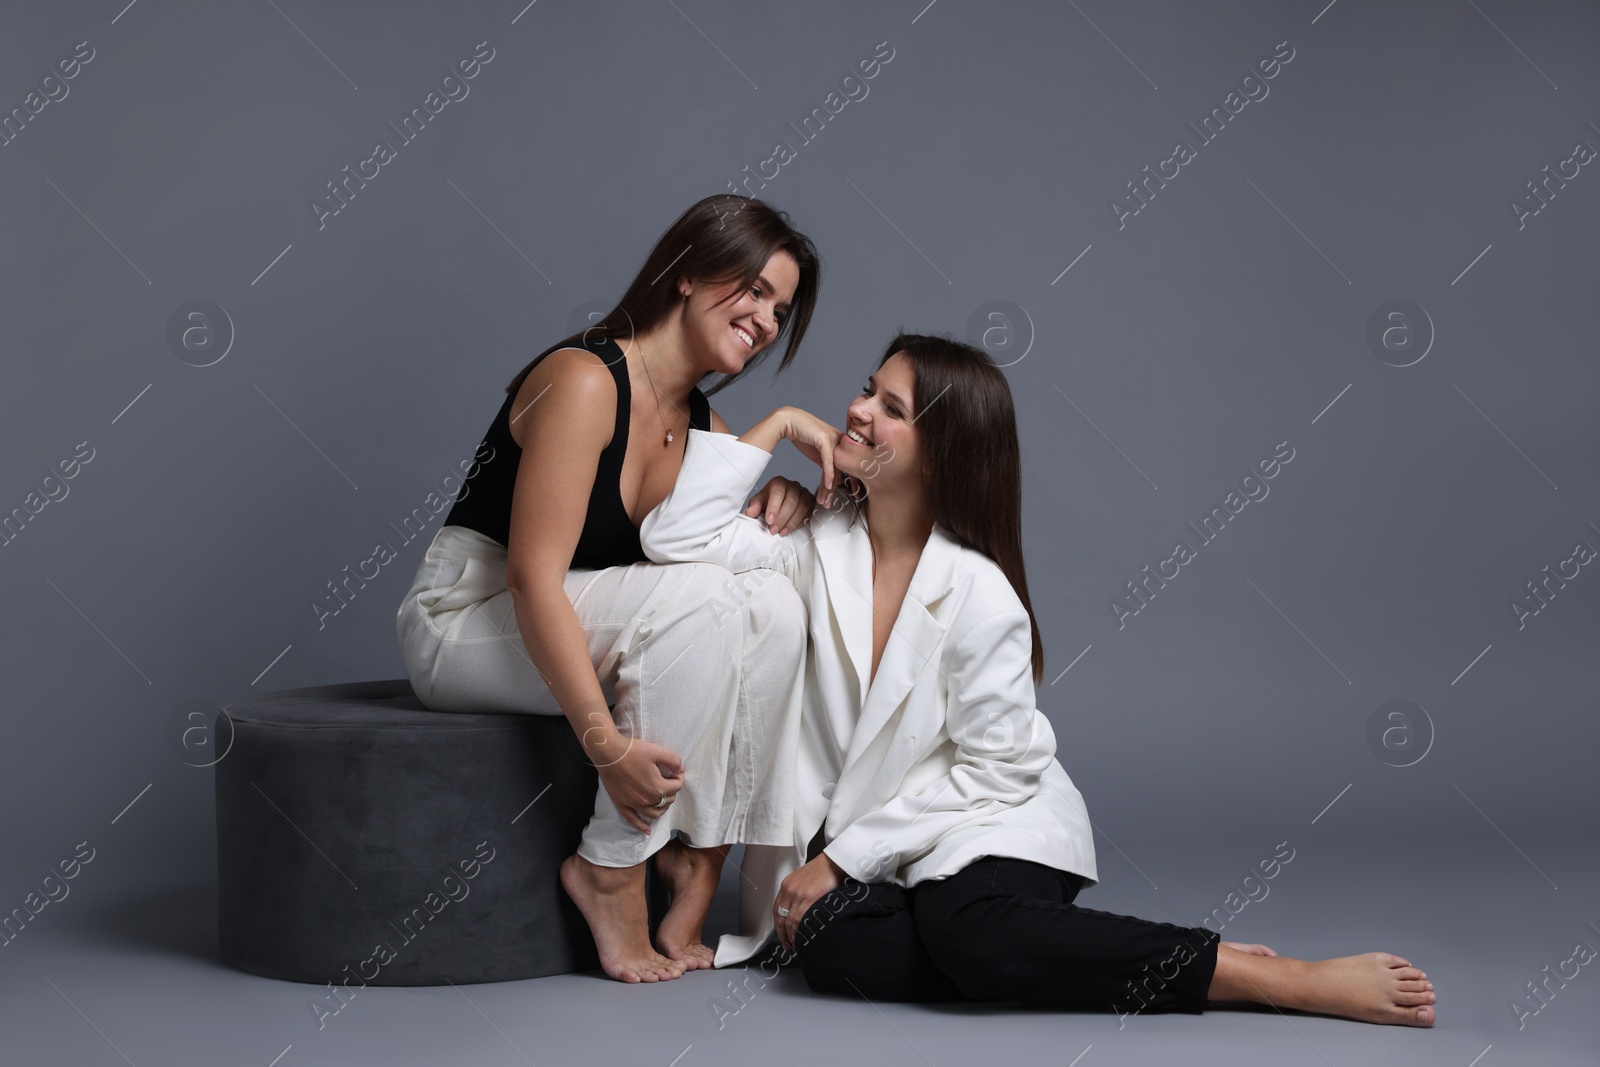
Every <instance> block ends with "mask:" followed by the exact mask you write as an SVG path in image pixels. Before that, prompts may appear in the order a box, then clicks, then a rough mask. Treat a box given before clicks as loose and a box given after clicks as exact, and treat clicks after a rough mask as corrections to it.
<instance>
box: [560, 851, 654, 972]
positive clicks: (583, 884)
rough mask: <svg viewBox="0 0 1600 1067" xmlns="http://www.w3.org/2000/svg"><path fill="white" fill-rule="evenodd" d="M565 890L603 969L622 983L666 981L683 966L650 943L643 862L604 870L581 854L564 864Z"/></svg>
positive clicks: (562, 871)
mask: <svg viewBox="0 0 1600 1067" xmlns="http://www.w3.org/2000/svg"><path fill="white" fill-rule="evenodd" d="M561 887H562V888H563V889H565V890H566V891H567V895H568V896H569V897H571V898H572V900H573V903H575V904H577V905H578V910H579V911H581V912H583V917H584V919H586V920H587V921H588V923H589V932H590V933H592V934H593V935H594V944H595V948H597V949H598V950H599V951H600V966H601V967H603V968H605V972H606V973H607V974H609V975H610V976H611V977H613V978H616V979H618V980H619V981H623V982H662V981H666V980H668V979H672V978H677V977H678V976H679V975H681V974H683V972H684V964H683V963H682V962H681V961H679V960H675V959H669V958H667V957H666V956H663V955H662V954H661V953H659V952H657V951H656V950H655V948H654V947H652V946H651V944H650V924H649V916H648V914H647V912H646V909H645V900H644V864H642V863H636V864H634V865H633V866H632V867H602V866H600V865H599V864H595V863H590V862H589V861H588V860H586V859H584V858H583V857H582V856H577V855H573V856H568V857H567V858H566V859H565V860H564V861H563V862H562V864H561Z"/></svg>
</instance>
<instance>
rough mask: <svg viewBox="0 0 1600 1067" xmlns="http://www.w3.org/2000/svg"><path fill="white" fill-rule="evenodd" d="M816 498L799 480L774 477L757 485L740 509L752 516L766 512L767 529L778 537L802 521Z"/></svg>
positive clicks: (811, 509) (759, 516) (808, 513)
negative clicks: (751, 497)
mask: <svg viewBox="0 0 1600 1067" xmlns="http://www.w3.org/2000/svg"><path fill="white" fill-rule="evenodd" d="M816 506H817V498H816V497H814V496H812V495H811V493H810V492H809V491H808V490H807V489H806V487H805V486H803V485H801V484H800V483H799V482H791V481H790V480H789V479H787V478H774V479H772V480H771V481H770V482H768V483H767V484H766V485H763V486H762V487H761V491H760V492H758V493H757V494H756V495H755V497H754V498H753V499H751V501H750V503H749V505H747V506H746V507H745V509H744V513H745V514H746V515H748V516H750V517H751V518H753V519H759V518H761V517H762V514H763V512H764V513H765V516H766V519H765V521H766V524H767V529H768V530H770V531H771V532H773V533H775V534H777V535H779V536H780V537H781V536H783V535H784V534H786V533H788V532H789V531H790V530H793V529H794V528H795V527H797V526H800V525H801V524H803V523H804V522H805V521H806V520H807V519H809V518H810V517H811V512H812V511H814V510H815V509H816Z"/></svg>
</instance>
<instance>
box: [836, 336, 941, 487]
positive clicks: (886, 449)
mask: <svg viewBox="0 0 1600 1067" xmlns="http://www.w3.org/2000/svg"><path fill="white" fill-rule="evenodd" d="M916 384H917V375H916V371H914V370H913V369H912V367H911V361H910V360H909V359H907V358H906V355H905V353H903V352H896V353H895V354H894V355H892V356H890V357H889V358H888V359H887V360H885V361H884V363H883V366H881V367H879V368H878V369H877V370H876V371H874V372H873V373H872V374H871V375H869V376H868V378H867V383H866V385H864V386H862V389H861V395H859V396H857V397H856V398H855V399H854V400H852V401H851V402H850V409H849V411H848V412H847V413H846V416H845V432H844V434H843V435H842V436H841V437H840V438H839V444H838V447H837V448H836V449H835V450H834V453H833V462H834V466H835V468H836V469H837V470H838V471H839V473H841V474H848V475H851V476H852V477H854V478H856V479H857V480H859V481H861V482H862V483H863V484H864V485H865V486H866V488H867V492H868V493H872V492H881V491H895V492H897V491H900V490H903V489H908V488H912V487H916V486H919V485H920V484H921V467H922V462H921V457H922V433H921V431H920V430H918V429H917V426H916V423H915V421H914V420H915V419H916V417H917V412H916V409H915V407H914V406H913V404H914V400H915V396H916Z"/></svg>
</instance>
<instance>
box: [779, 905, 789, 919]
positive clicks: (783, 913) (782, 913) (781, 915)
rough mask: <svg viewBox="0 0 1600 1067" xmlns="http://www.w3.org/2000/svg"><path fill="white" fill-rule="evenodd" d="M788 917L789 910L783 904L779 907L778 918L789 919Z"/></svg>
mask: <svg viewBox="0 0 1600 1067" xmlns="http://www.w3.org/2000/svg"><path fill="white" fill-rule="evenodd" d="M788 917H789V909H788V908H786V907H784V906H783V905H782V904H780V905H778V918H780V919H787V918H788Z"/></svg>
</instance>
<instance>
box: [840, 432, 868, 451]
mask: <svg viewBox="0 0 1600 1067" xmlns="http://www.w3.org/2000/svg"><path fill="white" fill-rule="evenodd" d="M844 435H845V436H846V437H848V438H850V440H852V441H854V442H855V443H856V444H858V445H866V446H867V447H868V448H871V447H872V442H871V441H869V440H867V439H866V438H865V437H862V436H861V433H860V431H858V430H846V431H845V434H844Z"/></svg>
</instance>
